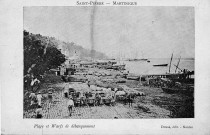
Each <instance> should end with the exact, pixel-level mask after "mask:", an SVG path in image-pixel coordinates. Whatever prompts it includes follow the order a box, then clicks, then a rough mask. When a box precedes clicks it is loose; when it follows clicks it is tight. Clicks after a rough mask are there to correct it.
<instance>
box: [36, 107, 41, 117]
mask: <svg viewBox="0 0 210 135" xmlns="http://www.w3.org/2000/svg"><path fill="white" fill-rule="evenodd" d="M36 118H37V119H41V118H42V106H40V105H38V108H37V109H36Z"/></svg>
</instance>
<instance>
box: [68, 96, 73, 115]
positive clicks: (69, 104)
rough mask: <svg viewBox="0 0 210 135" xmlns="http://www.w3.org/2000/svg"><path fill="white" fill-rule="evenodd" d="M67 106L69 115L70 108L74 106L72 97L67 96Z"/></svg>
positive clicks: (70, 112)
mask: <svg viewBox="0 0 210 135" xmlns="http://www.w3.org/2000/svg"><path fill="white" fill-rule="evenodd" d="M67 107H68V111H69V116H71V114H72V109H73V107H74V101H73V98H72V97H70V98H69V101H68V102H67Z"/></svg>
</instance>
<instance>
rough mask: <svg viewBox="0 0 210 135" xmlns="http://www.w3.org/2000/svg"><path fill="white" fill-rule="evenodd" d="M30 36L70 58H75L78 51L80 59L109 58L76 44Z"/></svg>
mask: <svg viewBox="0 0 210 135" xmlns="http://www.w3.org/2000/svg"><path fill="white" fill-rule="evenodd" d="M30 35H31V36H32V37H35V38H36V39H38V40H41V41H42V44H44V45H45V46H48V45H49V46H54V47H56V48H58V49H60V50H61V52H62V53H63V54H65V55H66V56H68V57H71V56H73V55H74V53H75V51H76V53H77V54H78V55H79V56H80V58H88V57H92V56H94V58H96V59H103V58H107V56H106V55H105V54H103V53H101V52H98V51H95V50H92V51H91V50H89V49H85V48H83V47H82V46H80V45H78V44H77V43H74V42H64V41H61V40H58V39H56V38H54V37H48V36H42V35H40V34H33V33H30ZM91 53H92V54H91Z"/></svg>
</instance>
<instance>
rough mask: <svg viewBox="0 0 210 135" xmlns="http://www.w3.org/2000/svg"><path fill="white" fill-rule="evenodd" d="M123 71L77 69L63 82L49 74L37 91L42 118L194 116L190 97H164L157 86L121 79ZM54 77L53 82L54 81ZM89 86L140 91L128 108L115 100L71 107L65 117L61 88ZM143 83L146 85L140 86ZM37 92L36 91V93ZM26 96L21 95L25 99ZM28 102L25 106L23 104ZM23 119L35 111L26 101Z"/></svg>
mask: <svg viewBox="0 0 210 135" xmlns="http://www.w3.org/2000/svg"><path fill="white" fill-rule="evenodd" d="M124 74H125V71H118V70H113V69H103V68H95V67H94V68H89V67H88V68H84V67H83V68H78V69H77V72H75V74H74V75H68V79H67V80H66V81H63V80H62V77H61V76H56V75H55V74H51V75H50V76H48V77H46V78H47V79H48V83H43V84H42V85H41V87H40V88H39V89H38V91H40V92H41V93H42V95H43V97H44V99H43V102H42V109H43V118H44V119H114V118H119V119H141V118H148V119H150V118H182V117H185V118H188V117H189V118H191V117H194V109H193V108H194V107H193V101H194V98H193V97H191V96H186V95H183V94H180V93H174V94H168V93H165V92H164V91H163V90H162V89H161V87H154V86H150V85H148V84H147V83H148V82H145V81H140V80H131V79H126V78H125V77H124ZM55 78H56V79H55ZM87 82H89V85H94V86H98V87H100V88H112V89H114V88H120V87H121V86H122V85H125V86H127V87H128V88H130V89H132V90H135V91H138V92H141V93H143V94H144V95H142V96H136V97H135V99H134V100H133V103H132V106H129V105H128V104H124V102H123V101H120V100H116V101H115V103H114V104H109V105H106V104H102V105H100V106H95V105H89V106H82V107H80V106H78V107H74V109H73V112H72V116H69V115H68V110H67V105H66V104H67V101H68V99H66V98H65V97H64V93H63V91H64V87H65V85H71V86H72V87H73V88H75V89H80V88H79V87H81V89H83V87H84V86H85V88H87V89H89V88H88V86H87ZM144 83H145V84H146V85H144ZM48 88H53V89H54V90H53V91H52V93H53V102H49V99H48V98H47V94H48V93H47V92H48V91H47V89H48ZM38 91H37V92H38ZM26 96H28V94H25V97H26ZM27 102H28V103H27ZM23 117H24V118H35V109H34V108H33V107H29V99H28V101H26V102H24V116H23Z"/></svg>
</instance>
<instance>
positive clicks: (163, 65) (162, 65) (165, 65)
mask: <svg viewBox="0 0 210 135" xmlns="http://www.w3.org/2000/svg"><path fill="white" fill-rule="evenodd" d="M172 59H173V53H172V55H171V60H170V65H169V73H170V69H171V61H172ZM153 66H154V67H160V66H161V67H167V66H168V64H155V65H153Z"/></svg>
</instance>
